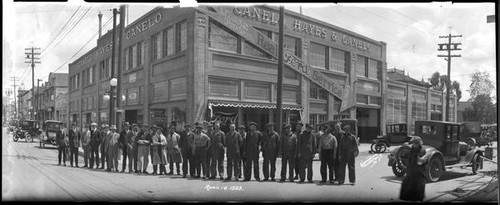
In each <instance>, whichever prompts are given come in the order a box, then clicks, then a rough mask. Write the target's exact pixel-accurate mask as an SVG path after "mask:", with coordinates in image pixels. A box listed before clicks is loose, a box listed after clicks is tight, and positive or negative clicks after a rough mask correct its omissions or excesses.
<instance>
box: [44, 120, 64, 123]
mask: <svg viewBox="0 0 500 205" xmlns="http://www.w3.org/2000/svg"><path fill="white" fill-rule="evenodd" d="M48 122H52V123H63V122H61V121H56V120H47V121H45V123H48Z"/></svg>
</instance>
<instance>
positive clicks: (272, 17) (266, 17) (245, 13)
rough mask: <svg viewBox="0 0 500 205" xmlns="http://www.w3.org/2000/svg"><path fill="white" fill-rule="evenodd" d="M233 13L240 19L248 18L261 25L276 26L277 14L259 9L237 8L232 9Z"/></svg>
mask: <svg viewBox="0 0 500 205" xmlns="http://www.w3.org/2000/svg"><path fill="white" fill-rule="evenodd" d="M233 13H234V14H235V15H237V16H240V17H242V18H248V19H251V20H255V21H260V22H262V23H268V24H271V25H276V24H278V18H277V17H278V14H276V13H274V12H270V11H268V10H265V9H260V8H256V7H252V8H250V7H245V8H243V9H242V8H237V7H234V10H233Z"/></svg>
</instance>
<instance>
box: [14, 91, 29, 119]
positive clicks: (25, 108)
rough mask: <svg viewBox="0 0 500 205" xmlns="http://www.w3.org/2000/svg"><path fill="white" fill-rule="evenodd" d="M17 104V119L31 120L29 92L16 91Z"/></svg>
mask: <svg viewBox="0 0 500 205" xmlns="http://www.w3.org/2000/svg"><path fill="white" fill-rule="evenodd" d="M17 93H18V95H17V104H18V106H17V107H18V109H19V119H31V112H33V110H32V108H31V106H32V104H31V96H32V95H31V94H32V91H31V90H18V91H17Z"/></svg>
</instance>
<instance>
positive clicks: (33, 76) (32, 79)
mask: <svg viewBox="0 0 500 205" xmlns="http://www.w3.org/2000/svg"><path fill="white" fill-rule="evenodd" d="M24 50H26V51H28V53H25V54H26V59H28V60H30V59H31V62H30V61H25V63H31V87H32V88H35V63H40V61H35V60H40V58H39V57H38V55H40V53H35V50H40V48H34V47H31V48H25V49H24ZM30 50H31V53H29V51H30ZM35 55H36V57H35ZM31 102H34V96H33V95H31ZM30 119H33V110H32V111H31V115H30Z"/></svg>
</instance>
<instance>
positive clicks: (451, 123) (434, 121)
mask: <svg viewBox="0 0 500 205" xmlns="http://www.w3.org/2000/svg"><path fill="white" fill-rule="evenodd" d="M417 122H419V123H425V122H432V123H436V124H448V125H462V124H464V123H456V122H445V121H438V120H416V121H415V123H417Z"/></svg>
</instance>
